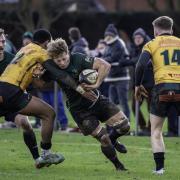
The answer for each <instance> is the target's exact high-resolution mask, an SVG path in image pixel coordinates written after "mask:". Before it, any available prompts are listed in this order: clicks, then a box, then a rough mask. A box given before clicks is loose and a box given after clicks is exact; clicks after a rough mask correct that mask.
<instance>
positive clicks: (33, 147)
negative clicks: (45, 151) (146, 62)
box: [23, 131, 39, 159]
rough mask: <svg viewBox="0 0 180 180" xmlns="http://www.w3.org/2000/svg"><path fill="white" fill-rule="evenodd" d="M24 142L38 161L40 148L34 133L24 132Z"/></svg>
mask: <svg viewBox="0 0 180 180" xmlns="http://www.w3.org/2000/svg"><path fill="white" fill-rule="evenodd" d="M23 137H24V142H25V144H26V146H27V147H28V148H29V150H30V152H31V154H32V157H33V159H37V158H38V157H39V152H38V146H37V141H36V136H35V134H34V132H33V131H29V132H23Z"/></svg>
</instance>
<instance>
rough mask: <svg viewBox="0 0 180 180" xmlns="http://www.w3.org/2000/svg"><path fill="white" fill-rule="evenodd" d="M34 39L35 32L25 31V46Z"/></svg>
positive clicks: (23, 38)
mask: <svg viewBox="0 0 180 180" xmlns="http://www.w3.org/2000/svg"><path fill="white" fill-rule="evenodd" d="M32 41H33V34H32V33H31V32H29V31H27V32H25V33H24V34H23V36H22V44H23V46H26V45H28V44H29V43H31V42H32Z"/></svg>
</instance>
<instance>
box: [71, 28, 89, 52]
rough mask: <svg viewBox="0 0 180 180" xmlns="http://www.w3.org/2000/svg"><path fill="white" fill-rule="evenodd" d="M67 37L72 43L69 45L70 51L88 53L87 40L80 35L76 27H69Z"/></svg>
mask: <svg viewBox="0 0 180 180" xmlns="http://www.w3.org/2000/svg"><path fill="white" fill-rule="evenodd" d="M68 32H69V39H70V40H71V42H72V44H71V46H70V47H69V50H70V52H71V53H82V54H86V55H88V54H89V45H88V42H87V40H86V39H85V38H84V37H82V36H81V32H80V30H79V28H77V27H71V28H70V29H69V31H68Z"/></svg>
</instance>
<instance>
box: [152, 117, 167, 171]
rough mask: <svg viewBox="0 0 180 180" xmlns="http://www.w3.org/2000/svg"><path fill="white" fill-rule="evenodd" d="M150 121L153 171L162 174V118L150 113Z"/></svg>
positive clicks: (163, 149) (163, 150) (163, 148)
mask: <svg viewBox="0 0 180 180" xmlns="http://www.w3.org/2000/svg"><path fill="white" fill-rule="evenodd" d="M150 121H151V145H152V151H153V156H154V161H155V164H156V169H155V173H156V174H163V172H164V154H165V146H164V140H163V136H162V127H163V123H164V118H162V117H159V116H156V115H153V114H150Z"/></svg>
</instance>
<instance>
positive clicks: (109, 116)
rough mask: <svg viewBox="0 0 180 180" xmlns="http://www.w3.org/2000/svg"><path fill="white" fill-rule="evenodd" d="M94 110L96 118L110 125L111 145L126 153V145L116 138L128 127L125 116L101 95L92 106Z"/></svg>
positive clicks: (127, 129)
mask: <svg viewBox="0 0 180 180" xmlns="http://www.w3.org/2000/svg"><path fill="white" fill-rule="evenodd" d="M95 110H96V112H97V116H98V119H100V120H101V122H105V123H106V124H107V125H108V126H110V127H111V131H110V132H109V137H110V139H111V142H112V144H113V146H114V147H115V148H116V150H117V151H119V152H121V153H126V152H127V149H126V147H125V146H124V145H123V144H121V143H119V142H118V141H117V139H118V138H119V137H120V136H122V135H124V134H126V133H127V132H128V131H129V129H130V124H129V121H128V119H127V117H126V116H125V115H124V113H123V112H122V111H120V110H119V108H118V107H117V106H116V105H115V104H114V103H112V102H110V101H109V100H108V99H107V98H105V97H103V96H101V97H100V99H99V101H98V103H97V104H96V106H95V107H94V111H95Z"/></svg>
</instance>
